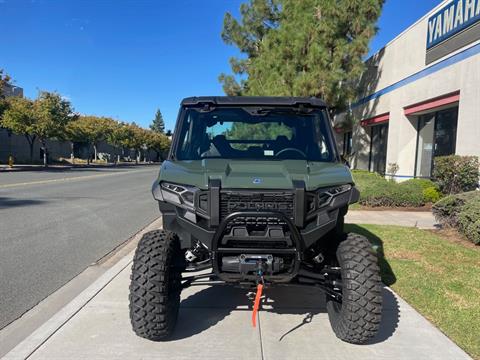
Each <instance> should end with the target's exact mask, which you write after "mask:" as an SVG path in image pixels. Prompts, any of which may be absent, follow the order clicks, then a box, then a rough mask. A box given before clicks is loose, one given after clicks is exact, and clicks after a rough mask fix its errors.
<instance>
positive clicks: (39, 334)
mask: <svg viewBox="0 0 480 360" xmlns="http://www.w3.org/2000/svg"><path fill="white" fill-rule="evenodd" d="M160 219H161V218H160ZM158 220H159V219H157V220H155V221H153V222H152V223H150V224H149V225H147V226H146V227H144V228H143V229H142V230H141V231H139V232H138V233H137V234H135V235H134V236H133V238H132V240H133V239H135V238H140V237H141V236H143V234H145V233H146V232H148V231H150V230H153V229H157V228H158V227H161V220H160V223H158ZM134 252H135V250H132V251H131V252H129V253H128V254H127V255H125V256H124V257H123V258H121V259H120V260H119V261H118V262H117V263H116V264H115V265H113V266H112V267H111V268H109V269H108V270H107V271H106V272H105V273H104V274H102V275H101V276H100V277H99V278H98V279H97V280H95V281H94V282H93V283H92V284H90V285H89V286H88V287H87V288H86V289H85V290H83V291H82V292H81V293H80V294H79V295H77V297H75V298H74V299H73V300H72V301H71V302H70V303H68V304H67V305H65V306H64V307H63V308H62V309H61V310H59V311H58V312H57V313H56V314H55V315H53V316H52V317H51V318H50V319H49V320H47V321H46V322H45V323H44V324H42V325H41V326H40V327H39V328H37V329H36V330H35V331H34V332H33V333H31V334H30V335H29V336H28V337H27V338H26V339H24V340H23V341H21V342H20V343H19V344H17V345H16V346H15V347H14V348H13V349H12V350H11V351H10V352H8V353H7V354H6V355H5V356H4V357H3V358H2V360H18V359H27V358H29V357H30V356H31V355H33V353H34V352H35V351H37V350H38V349H39V348H40V347H41V346H42V345H43V344H44V343H45V342H47V341H48V339H50V338H51V337H52V336H53V335H55V333H56V332H57V331H59V330H60V329H61V328H62V327H63V326H64V325H65V324H67V323H68V321H70V319H72V318H73V317H74V316H75V315H76V314H77V313H78V312H79V311H81V310H82V309H83V308H84V307H85V306H86V305H87V304H88V303H89V302H90V301H91V300H93V299H94V298H95V296H97V295H98V294H99V293H100V292H101V291H102V290H103V289H104V288H105V287H106V286H107V285H108V284H110V283H111V282H112V281H113V280H114V279H115V278H116V277H117V276H118V275H119V274H120V273H121V272H122V271H123V270H125V268H127V267H128V266H130V264H131V262H132V260H133V254H134Z"/></svg>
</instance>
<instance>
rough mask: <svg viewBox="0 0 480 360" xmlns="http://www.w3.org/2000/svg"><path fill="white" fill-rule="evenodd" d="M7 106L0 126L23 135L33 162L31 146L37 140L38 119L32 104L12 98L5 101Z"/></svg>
mask: <svg viewBox="0 0 480 360" xmlns="http://www.w3.org/2000/svg"><path fill="white" fill-rule="evenodd" d="M5 103H7V104H8V107H7V110H6V111H5V113H4V114H3V118H2V126H3V127H5V128H7V129H9V130H11V131H12V132H14V133H15V134H19V135H24V136H25V138H26V139H27V142H28V145H29V147H30V162H33V145H34V143H35V139H36V138H37V125H38V118H37V114H36V113H35V107H34V102H33V101H32V100H30V99H26V98H19V97H12V98H10V99H8V101H7V100H5Z"/></svg>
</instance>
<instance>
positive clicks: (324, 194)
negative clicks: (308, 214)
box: [318, 184, 352, 209]
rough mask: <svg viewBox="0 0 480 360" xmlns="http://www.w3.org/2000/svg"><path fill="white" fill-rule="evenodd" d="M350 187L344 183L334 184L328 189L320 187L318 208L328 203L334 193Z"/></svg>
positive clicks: (350, 187)
mask: <svg viewBox="0 0 480 360" xmlns="http://www.w3.org/2000/svg"><path fill="white" fill-rule="evenodd" d="M351 189H352V185H350V184H345V185H340V186H335V187H332V188H330V189H322V190H319V192H318V209H320V208H322V207H324V206H326V205H328V204H329V203H330V201H331V200H332V198H333V197H334V196H336V195H340V194H343V193H345V192H347V191H350V190H351Z"/></svg>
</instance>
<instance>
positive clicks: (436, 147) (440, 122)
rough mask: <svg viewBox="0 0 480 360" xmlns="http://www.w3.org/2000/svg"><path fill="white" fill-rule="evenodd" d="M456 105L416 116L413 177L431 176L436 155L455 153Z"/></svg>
mask: <svg viewBox="0 0 480 360" xmlns="http://www.w3.org/2000/svg"><path fill="white" fill-rule="evenodd" d="M457 119H458V107H454V108H450V109H446V110H441V111H437V112H434V113H429V114H425V115H421V116H419V117H418V125H417V129H418V135H417V159H416V166H415V177H427V178H429V177H431V176H432V171H433V162H434V159H435V157H437V156H446V155H452V154H455V146H456V139H457Z"/></svg>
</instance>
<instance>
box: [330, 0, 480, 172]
mask: <svg viewBox="0 0 480 360" xmlns="http://www.w3.org/2000/svg"><path fill="white" fill-rule="evenodd" d="M366 66H367V70H366V72H365V73H364V75H363V77H362V79H361V82H360V89H361V96H360V98H359V99H358V100H357V101H356V102H355V103H354V104H352V105H351V108H350V110H349V111H347V112H346V113H343V114H340V115H338V116H337V117H336V119H335V126H336V128H337V135H338V137H339V142H340V144H341V146H342V148H343V153H344V156H345V157H347V158H348V159H349V160H350V162H351V164H352V167H354V168H357V169H366V170H370V171H376V172H379V173H383V174H386V175H391V174H390V173H391V172H392V169H393V168H394V167H396V166H398V171H397V172H396V177H397V179H399V180H400V179H405V178H412V177H427V178H428V177H430V176H431V174H432V170H433V166H434V161H433V160H434V158H435V157H437V156H443V155H450V154H459V155H477V156H480V0H446V1H442V2H441V3H440V4H439V5H438V6H437V7H436V8H434V9H433V10H432V11H430V12H429V13H428V14H426V15H425V16H423V17H422V18H421V19H419V20H418V21H417V22H416V23H415V24H413V25H412V26H410V27H409V28H408V29H407V30H405V31H404V32H403V33H401V34H400V35H398V36H397V37H396V38H395V39H393V40H392V41H391V42H390V43H388V44H387V45H386V46H385V47H384V48H383V49H381V50H380V51H379V52H378V53H376V54H374V55H373V56H372V57H371V58H370V59H368V60H367V61H366ZM395 165H396V166H395Z"/></svg>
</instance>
